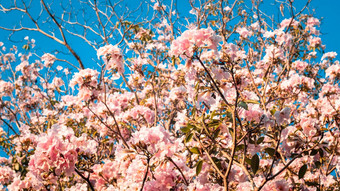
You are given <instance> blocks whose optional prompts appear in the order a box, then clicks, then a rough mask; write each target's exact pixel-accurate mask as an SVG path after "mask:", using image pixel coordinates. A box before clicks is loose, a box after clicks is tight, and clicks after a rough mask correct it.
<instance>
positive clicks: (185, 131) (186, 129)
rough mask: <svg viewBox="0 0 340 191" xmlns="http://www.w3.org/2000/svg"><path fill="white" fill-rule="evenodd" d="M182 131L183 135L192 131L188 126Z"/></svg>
mask: <svg viewBox="0 0 340 191" xmlns="http://www.w3.org/2000/svg"><path fill="white" fill-rule="evenodd" d="M181 131H182V132H183V133H188V132H189V131H190V127H188V126H186V127H182V128H181Z"/></svg>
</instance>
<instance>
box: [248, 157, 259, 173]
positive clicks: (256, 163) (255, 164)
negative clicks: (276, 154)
mask: <svg viewBox="0 0 340 191" xmlns="http://www.w3.org/2000/svg"><path fill="white" fill-rule="evenodd" d="M259 165H260V159H259V156H258V155H257V154H255V155H254V156H253V157H252V158H251V164H250V166H251V169H252V171H253V173H254V174H256V172H257V170H258V169H259Z"/></svg>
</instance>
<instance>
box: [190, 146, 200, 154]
mask: <svg viewBox="0 0 340 191" xmlns="http://www.w3.org/2000/svg"><path fill="white" fill-rule="evenodd" d="M190 152H192V153H194V154H198V155H199V154H200V150H199V149H198V148H197V147H193V148H191V149H190Z"/></svg>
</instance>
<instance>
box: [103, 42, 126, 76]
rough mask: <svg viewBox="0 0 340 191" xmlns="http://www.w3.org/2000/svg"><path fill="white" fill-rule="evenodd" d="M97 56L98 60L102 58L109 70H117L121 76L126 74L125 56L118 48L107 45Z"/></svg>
mask: <svg viewBox="0 0 340 191" xmlns="http://www.w3.org/2000/svg"><path fill="white" fill-rule="evenodd" d="M97 56H98V58H99V57H101V56H102V59H103V60H104V62H105V63H106V66H107V69H109V70H110V69H114V70H117V71H118V72H119V73H121V74H122V73H124V71H125V70H124V61H123V55H122V52H121V49H120V48H118V46H113V45H111V44H109V45H105V46H103V47H101V48H99V49H98V50H97Z"/></svg>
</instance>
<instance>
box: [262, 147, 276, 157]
mask: <svg viewBox="0 0 340 191" xmlns="http://www.w3.org/2000/svg"><path fill="white" fill-rule="evenodd" d="M264 151H265V152H266V153H268V154H269V156H274V154H275V149H273V148H265V149H264Z"/></svg>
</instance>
